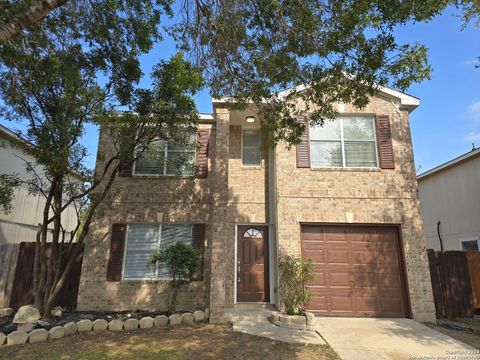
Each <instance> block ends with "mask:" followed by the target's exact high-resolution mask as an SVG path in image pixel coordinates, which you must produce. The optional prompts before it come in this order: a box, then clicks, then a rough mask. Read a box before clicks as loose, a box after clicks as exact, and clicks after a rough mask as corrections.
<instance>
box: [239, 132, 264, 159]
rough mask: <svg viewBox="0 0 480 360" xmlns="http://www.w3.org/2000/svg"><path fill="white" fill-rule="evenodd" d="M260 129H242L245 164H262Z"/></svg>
mask: <svg viewBox="0 0 480 360" xmlns="http://www.w3.org/2000/svg"><path fill="white" fill-rule="evenodd" d="M260 143H261V137H260V130H243V131H242V165H243V166H260V165H261V151H260Z"/></svg>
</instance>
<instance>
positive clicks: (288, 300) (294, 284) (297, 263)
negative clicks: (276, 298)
mask: <svg viewBox="0 0 480 360" xmlns="http://www.w3.org/2000/svg"><path fill="white" fill-rule="evenodd" d="M314 278H315V277H314V274H313V262H312V260H308V261H306V262H305V261H303V259H302V258H298V257H294V256H289V255H285V256H283V257H282V258H281V259H280V291H281V297H282V303H283V305H284V306H285V311H286V312H287V314H288V315H302V314H303V313H304V312H305V308H306V306H307V304H308V302H309V301H310V298H311V293H310V291H309V290H308V289H307V284H308V283H310V282H312V281H313V279H314Z"/></svg>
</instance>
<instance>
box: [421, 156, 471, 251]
mask: <svg viewBox="0 0 480 360" xmlns="http://www.w3.org/2000/svg"><path fill="white" fill-rule="evenodd" d="M418 185H419V194H420V206H421V208H422V213H423V224H424V230H425V237H426V242H427V247H428V248H432V249H437V250H440V242H439V240H438V235H437V222H438V221H441V224H440V234H441V236H442V240H443V245H444V250H461V246H460V241H461V240H467V239H472V238H478V237H480V156H476V157H473V158H471V159H469V160H466V161H465V162H463V163H459V164H458V165H453V166H452V167H450V168H447V169H445V170H442V171H439V172H437V173H434V174H432V175H430V176H427V177H425V178H423V179H419V181H418Z"/></svg>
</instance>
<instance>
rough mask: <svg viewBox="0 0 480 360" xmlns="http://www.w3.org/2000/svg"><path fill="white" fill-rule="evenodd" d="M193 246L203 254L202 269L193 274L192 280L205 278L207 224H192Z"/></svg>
mask: <svg viewBox="0 0 480 360" xmlns="http://www.w3.org/2000/svg"><path fill="white" fill-rule="evenodd" d="M192 246H193V247H194V248H196V249H197V250H199V251H200V252H201V254H202V265H201V267H200V270H199V271H198V272H197V274H195V275H194V276H193V279H192V280H196V281H202V280H203V265H204V259H205V224H193V225H192Z"/></svg>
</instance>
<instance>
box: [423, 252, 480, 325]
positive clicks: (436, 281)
mask: <svg viewBox="0 0 480 360" xmlns="http://www.w3.org/2000/svg"><path fill="white" fill-rule="evenodd" d="M428 262H429V265H430V276H431V280H432V290H433V297H434V301H435V312H436V316H437V318H449V319H451V318H455V317H472V316H473V314H474V312H475V310H476V309H478V308H480V304H479V302H478V300H480V273H479V271H480V269H479V266H480V265H479V264H480V253H478V252H467V251H434V250H432V249H429V250H428Z"/></svg>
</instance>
